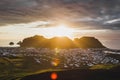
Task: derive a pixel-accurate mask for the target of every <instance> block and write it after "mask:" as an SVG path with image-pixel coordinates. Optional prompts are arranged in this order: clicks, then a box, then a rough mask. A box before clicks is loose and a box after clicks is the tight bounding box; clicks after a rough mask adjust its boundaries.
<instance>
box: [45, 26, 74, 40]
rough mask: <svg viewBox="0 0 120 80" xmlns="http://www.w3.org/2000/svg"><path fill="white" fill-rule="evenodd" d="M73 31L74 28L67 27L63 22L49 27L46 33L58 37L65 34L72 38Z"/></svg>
mask: <svg viewBox="0 0 120 80" xmlns="http://www.w3.org/2000/svg"><path fill="white" fill-rule="evenodd" d="M73 32H74V29H72V28H70V27H68V26H67V25H65V24H61V25H58V26H55V27H51V28H49V29H48V32H47V34H49V36H52V37H53V36H58V37H63V36H67V37H70V38H72V36H73Z"/></svg>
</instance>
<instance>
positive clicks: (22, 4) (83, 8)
mask: <svg viewBox="0 0 120 80" xmlns="http://www.w3.org/2000/svg"><path fill="white" fill-rule="evenodd" d="M119 4H120V0H109V1H108V0H99V1H98V0H1V1H0V22H1V23H0V25H1V26H2V25H9V24H20V23H30V22H35V21H53V22H57V21H58V22H59V21H65V22H68V23H70V24H76V23H77V26H78V27H79V26H80V25H81V24H83V25H84V27H85V26H90V27H89V28H91V29H93V28H95V29H99V28H101V29H104V28H105V29H116V28H117V29H120V28H119V25H117V26H116V24H115V25H113V24H109V25H106V24H108V23H111V22H114V20H116V19H119V18H120V14H119V13H120V5H119ZM115 22H116V21H115ZM117 24H118V23H117ZM40 26H41V25H40ZM47 26H50V25H46V27H47ZM108 26H109V27H108ZM38 27H39V26H38ZM41 27H43V26H41Z"/></svg>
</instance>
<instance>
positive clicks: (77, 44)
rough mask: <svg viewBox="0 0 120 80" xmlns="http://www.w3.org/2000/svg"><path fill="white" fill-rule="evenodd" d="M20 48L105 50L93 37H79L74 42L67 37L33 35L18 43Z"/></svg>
mask: <svg viewBox="0 0 120 80" xmlns="http://www.w3.org/2000/svg"><path fill="white" fill-rule="evenodd" d="M19 45H20V47H36V48H52V49H54V48H62V49H63V48H64V49H69V48H105V46H104V45H103V44H102V43H101V42H100V41H99V40H98V39H96V38H95V37H87V36H85V37H81V38H74V40H71V39H69V38H68V37H53V38H50V39H48V38H45V37H44V36H40V35H35V36H33V37H28V38H25V39H23V41H21V42H20V43H19Z"/></svg>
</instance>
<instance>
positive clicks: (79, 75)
mask: <svg viewBox="0 0 120 80" xmlns="http://www.w3.org/2000/svg"><path fill="white" fill-rule="evenodd" d="M55 73H56V74H57V75H58V78H57V79H56V80H120V67H116V68H112V69H110V70H106V69H96V70H92V69H76V70H67V71H56V72H55ZM51 74H52V72H46V73H41V74H35V75H30V76H26V77H24V78H22V79H21V80H51V78H50V75H51Z"/></svg>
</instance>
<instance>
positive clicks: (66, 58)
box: [0, 48, 120, 68]
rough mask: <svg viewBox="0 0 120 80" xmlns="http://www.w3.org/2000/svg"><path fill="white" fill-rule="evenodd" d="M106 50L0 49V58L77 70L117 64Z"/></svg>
mask: <svg viewBox="0 0 120 80" xmlns="http://www.w3.org/2000/svg"><path fill="white" fill-rule="evenodd" d="M108 52H109V51H107V50H106V49H80V48H74V49H57V48H56V49H52V50H51V49H48V48H0V57H8V56H14V57H16V56H30V57H31V56H32V57H33V59H34V61H36V62H37V63H38V64H41V65H43V64H45V63H49V64H50V65H53V66H54V64H55V66H56V67H62V68H79V67H81V66H93V65H97V64H119V63H120V62H119V60H117V59H115V58H112V57H108V56H107V55H109V54H111V53H108Z"/></svg>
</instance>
